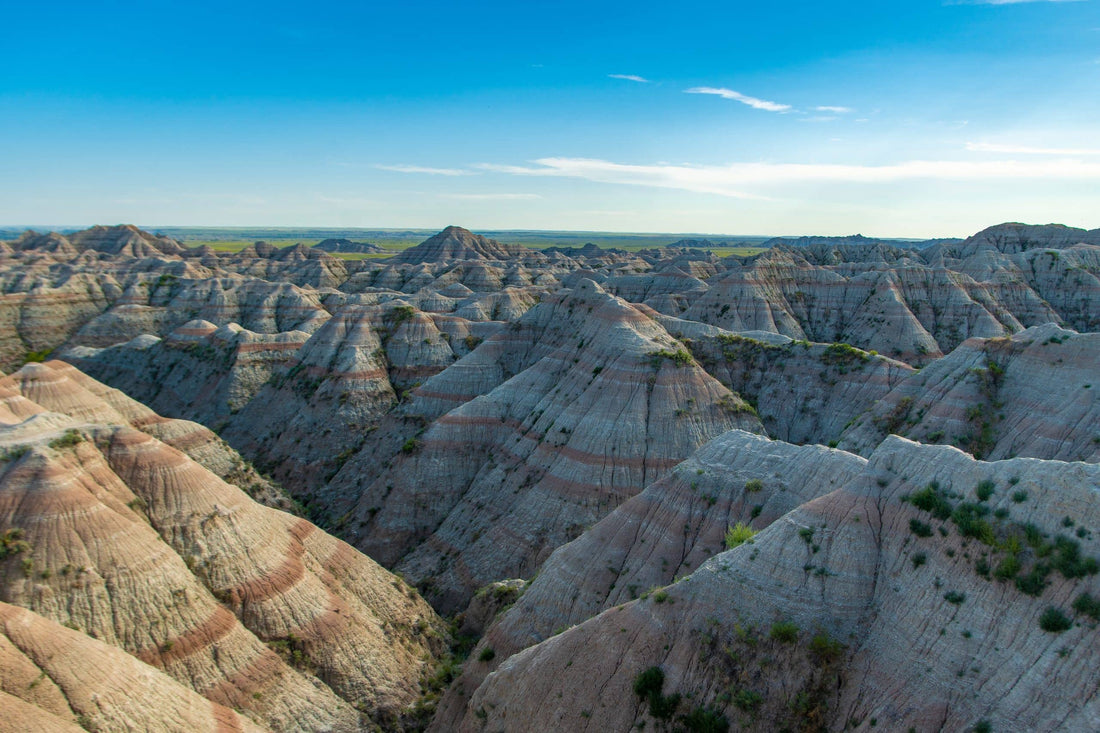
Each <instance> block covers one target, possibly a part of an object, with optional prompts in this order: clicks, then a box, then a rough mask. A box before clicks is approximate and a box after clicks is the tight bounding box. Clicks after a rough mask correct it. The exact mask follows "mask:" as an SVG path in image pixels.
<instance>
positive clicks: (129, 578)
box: [0, 362, 443, 730]
mask: <svg viewBox="0 0 1100 733" xmlns="http://www.w3.org/2000/svg"><path fill="white" fill-rule="evenodd" d="M78 374H79V373H78V372H76V370H74V369H73V368H72V367H70V366H67V365H63V364H60V363H57V362H51V363H50V364H46V365H31V366H28V367H25V368H24V369H22V370H20V371H19V372H16V373H15V374H13V375H11V376H8V377H5V378H3V379H2V380H0V393H2V395H3V407H2V412H0V417H2V422H3V423H4V425H3V427H0V442H2V443H3V444H4V445H5V446H6V447H5V455H6V457H7V460H6V462H5V464H4V466H3V474H2V476H0V532H6V533H7V535H6V537H8V538H9V539H12V541H17V542H19V543H25V544H19V545H18V551H17V552H14V553H13V552H8V553H6V557H5V558H4V560H3V564H2V565H0V578H2V582H0V597H2V599H3V600H4V601H5V602H8V603H13V604H16V605H20V606H24V607H26V608H28V609H30V610H33V611H34V612H36V613H38V614H41V615H43V616H46V617H47V618H52V619H53V620H55V621H58V622H60V623H64V624H67V625H70V626H72V627H74V628H76V629H79V630H81V631H83V632H84V633H86V634H88V635H90V636H93V637H95V638H97V639H99V640H101V641H103V642H106V643H108V644H111V645H112V646H116V647H119V648H121V649H123V650H125V651H127V652H129V653H130V654H131V655H133V656H134V657H136V658H137V659H140V660H142V661H143V662H146V663H148V664H151V665H153V666H154V667H157V668H159V669H161V670H163V671H164V672H165V673H166V674H167V675H169V676H170V677H172V678H173V679H175V680H177V681H178V682H180V683H181V684H183V685H185V686H187V687H189V688H191V689H193V690H195V691H196V692H198V693H199V694H201V695H203V696H204V697H206V698H207V699H209V700H211V701H213V702H216V703H219V704H222V705H226V706H228V707H234V708H240V709H242V710H245V711H246V712H247V713H248V714H249V715H251V716H253V717H255V719H256V720H258V721H259V722H261V723H262V724H264V725H265V726H270V727H273V728H275V729H280V730H302V729H305V730H313V729H322V728H333V729H345V730H351V729H356V728H358V726H359V725H360V720H359V718H360V712H359V711H360V710H362V711H363V712H365V713H367V714H369V715H370V716H371V717H373V718H374V719H376V720H379V721H392V720H395V719H396V718H397V717H398V716H399V715H401V714H402V711H403V710H405V709H406V708H407V707H409V706H410V705H411V704H412V703H413V702H414V700H415V699H416V697H417V694H418V691H419V682H420V677H421V675H422V674H423V673H424V672H425V671H426V669H425V665H426V664H427V663H429V661H430V659H431V658H432V657H433V656H434V655H435V654H436V653H437V652H438V651H439V650H440V646H441V644H442V643H443V642H442V638H441V637H442V634H441V632H442V627H441V622H440V621H439V619H438V617H436V616H435V614H434V613H433V612H432V611H431V609H430V608H428V606H427V605H426V604H425V603H424V602H423V601H421V600H420V599H419V598H417V596H416V594H415V592H414V591H412V590H411V589H410V588H408V587H407V586H405V585H404V584H403V583H402V582H401V581H399V580H398V579H396V578H395V577H394V576H392V575H390V574H389V573H387V572H386V571H384V570H382V569H381V568H380V567H378V566H377V565H376V564H375V563H373V562H372V561H370V560H369V559H367V558H366V557H365V556H363V555H361V554H359V553H358V552H357V551H355V550H354V549H352V548H351V547H350V546H348V545H346V544H344V543H342V542H340V541H339V540H336V539H335V538H333V537H330V536H328V535H326V534H325V533H324V532H321V531H320V530H318V529H317V528H316V527H314V526H313V525H311V524H310V523H309V522H307V521H305V520H302V519H299V518H296V517H294V516H291V515H288V514H284V513H283V512H279V511H277V510H274V509H270V508H267V507H264V506H261V505H260V504H257V503H255V502H254V501H252V500H251V499H250V498H249V497H248V496H247V495H246V494H245V493H244V492H243V491H241V490H240V489H238V488H237V487H235V486H232V485H230V484H227V483H225V482H224V481H222V480H221V479H220V478H219V477H218V476H216V475H215V474H213V473H211V472H210V471H208V470H207V469H205V468H203V467H202V466H200V465H199V464H198V463H196V462H194V461H192V460H191V459H190V458H189V457H188V456H187V455H185V454H184V453H181V452H179V451H178V450H176V449H174V448H171V447H170V446H169V445H167V444H165V443H162V442H161V441H159V440H157V439H156V438H154V437H152V436H151V435H150V434H148V433H144V432H139V431H138V430H135V429H134V428H132V427H130V426H129V425H128V424H127V423H128V422H129V421H128V419H127V418H128V417H130V416H127V415H123V414H121V413H118V412H117V411H116V410H115V408H114V407H113V406H112V405H111V404H109V403H107V402H106V401H105V400H103V399H102V398H100V397H99V395H101V394H106V395H108V396H110V392H111V391H109V390H107V389H106V388H103V387H102V386H99V388H98V389H96V388H93V389H84V388H83V387H84V386H85V385H87V384H88V383H89V382H90V381H91V380H88V379H87V378H86V377H85V378H83V379H81V378H80V377H79V376H77V375H78ZM97 393H98V394H97ZM119 397H121V395H119ZM116 403H117V404H119V405H121V406H122V407H123V408H124V409H125V408H129V407H130V406H131V404H132V403H131V402H130V401H129V400H127V399H126V398H122V399H121V400H116ZM44 404H46V405H50V408H51V409H47V408H46V407H44ZM146 412H147V411H146ZM115 415H117V416H118V418H117V419H115V418H114V416H115ZM144 419H145V421H148V415H146V416H145V418H144Z"/></svg>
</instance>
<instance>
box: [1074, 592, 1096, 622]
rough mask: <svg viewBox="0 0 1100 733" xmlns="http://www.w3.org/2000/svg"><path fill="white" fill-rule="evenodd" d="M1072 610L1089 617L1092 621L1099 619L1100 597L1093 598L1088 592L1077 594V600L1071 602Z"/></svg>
mask: <svg viewBox="0 0 1100 733" xmlns="http://www.w3.org/2000/svg"><path fill="white" fill-rule="evenodd" d="M1073 610H1074V611H1076V612H1077V613H1083V614H1085V615H1086V616H1089V617H1091V618H1092V620H1093V621H1100V599H1096V598H1093V597H1092V596H1091V595H1089V594H1088V593H1082V594H1081V595H1079V596H1077V600H1075V601H1074V602H1073Z"/></svg>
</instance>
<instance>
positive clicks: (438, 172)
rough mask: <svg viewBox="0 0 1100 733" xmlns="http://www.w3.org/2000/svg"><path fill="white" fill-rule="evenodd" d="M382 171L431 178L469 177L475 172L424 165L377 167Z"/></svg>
mask: <svg viewBox="0 0 1100 733" xmlns="http://www.w3.org/2000/svg"><path fill="white" fill-rule="evenodd" d="M374 167H375V168H377V169H378V170H381V171H393V172H394V173H425V174H427V175H430V176H469V175H472V174H473V171H467V170H462V169H461V168H430V167H427V166H422V165H381V164H379V165H375V166H374Z"/></svg>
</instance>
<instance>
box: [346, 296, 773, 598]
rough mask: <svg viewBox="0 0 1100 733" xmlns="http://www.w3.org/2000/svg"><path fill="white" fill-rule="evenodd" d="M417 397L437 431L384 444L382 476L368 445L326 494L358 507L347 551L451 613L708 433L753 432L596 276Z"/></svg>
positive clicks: (723, 393) (734, 406)
mask: <svg viewBox="0 0 1100 733" xmlns="http://www.w3.org/2000/svg"><path fill="white" fill-rule="evenodd" d="M412 397H413V398H414V399H416V400H418V401H419V402H417V403H410V405H409V407H408V408H407V409H406V410H405V414H406V415H409V414H410V412H411V410H413V409H416V407H417V406H418V405H419V406H422V407H423V408H424V410H425V412H427V415H422V417H423V420H424V421H425V422H426V421H428V420H431V422H430V423H429V424H427V426H426V427H422V428H421V430H422V432H420V433H419V434H413V435H410V436H409V437H408V438H407V439H406V442H405V443H404V445H403V446H402V447H401V449H400V450H399V451H394V448H393V447H392V444H384V445H385V451H387V452H388V451H394V452H396V455H393V453H390V455H393V458H392V459H391V462H390V465H389V466H388V467H387V468H385V470H384V471H383V473H382V474H381V475H378V476H377V478H374V479H373V480H372V479H371V473H372V470H374V471H375V475H377V472H376V469H375V468H372V466H377V461H378V455H379V454H378V453H376V452H371V451H369V450H363V451H361V453H360V455H359V456H357V457H356V458H354V459H352V460H350V461H349V462H348V463H347V464H346V465H345V467H344V468H343V470H342V471H341V472H340V473H339V474H337V476H336V477H335V478H334V480H333V482H332V484H331V485H330V487H329V490H330V491H331V492H333V493H335V494H343V495H345V496H354V497H358V502H357V506H356V507H355V510H354V515H353V516H352V517H349V520H350V521H349V524H350V525H351V526H350V527H348V529H346V530H345V531H346V532H347V535H348V536H350V537H353V538H355V539H356V544H357V546H359V547H362V548H363V549H364V550H365V551H366V552H367V553H368V554H370V555H371V556H372V557H376V558H379V559H380V560H381V561H382V562H383V563H386V564H390V565H395V566H396V567H397V568H399V569H400V570H401V571H402V572H404V573H405V574H406V575H407V576H409V577H410V578H412V579H415V580H416V581H417V582H418V583H420V584H422V586H423V587H425V588H426V589H427V590H426V593H427V594H428V597H429V598H432V599H433V602H435V603H437V604H438V606H439V607H441V608H445V609H451V610H454V609H456V608H460V607H461V606H462V605H464V604H465V602H466V601H467V600H468V599H469V596H470V594H472V592H473V591H474V590H476V589H477V588H478V587H480V586H481V585H483V584H485V583H486V582H489V581H491V580H497V579H500V578H502V577H509V576H510V575H515V574H520V575H529V574H531V573H532V572H534V570H535V569H536V568H537V567H538V565H539V564H540V563H541V561H542V560H543V559H544V558H545V556H546V555H548V554H549V553H550V552H551V551H552V550H553V549H554V548H555V547H557V546H558V545H560V544H562V543H564V542H566V541H568V540H569V539H572V537H575V536H576V535H577V534H578V533H579V532H580V531H581V529H583V528H584V527H585V526H586V525H588V524H590V523H592V522H594V521H596V520H598V519H599V518H601V517H602V516H603V515H604V514H606V513H607V512H608V511H610V510H611V509H613V508H614V507H615V506H617V505H618V504H619V503H621V502H622V501H623V500H624V499H626V498H628V497H629V496H632V495H633V494H635V493H637V492H638V491H640V490H641V489H642V488H643V487H644V486H645V485H646V484H647V483H649V482H650V481H652V480H654V479H655V478H656V477H658V476H660V475H662V474H663V473H665V472H667V471H668V470H669V469H670V468H671V467H672V466H674V465H676V464H677V463H679V462H680V461H681V460H682V459H683V458H685V457H686V456H687V455H689V454H690V453H691V452H692V451H693V450H694V449H695V448H696V447H697V446H698V445H700V444H702V443H703V442H705V441H706V440H707V439H708V438H710V437H712V436H714V435H717V434H719V433H721V432H724V431H725V430H728V429H730V428H732V427H746V428H750V429H756V430H759V429H760V427H759V422H758V421H757V420H756V418H755V417H754V416H753V415H752V414H751V410H750V408H748V407H747V406H746V405H745V404H744V403H743V402H742V401H741V400H740V399H739V398H737V397H736V396H735V395H733V394H731V393H730V392H729V391H728V390H727V389H726V388H724V387H723V386H722V385H721V384H719V383H718V382H717V381H715V380H714V379H713V378H712V377H710V376H709V375H707V374H706V372H705V371H703V370H702V369H701V368H700V367H699V366H698V364H696V363H695V361H694V359H692V357H691V356H690V355H689V354H688V353H687V352H686V350H684V348H683V346H682V345H680V344H679V343H678V342H676V341H675V340H674V339H672V338H671V337H670V336H669V335H668V333H667V332H666V331H665V330H664V329H663V328H661V327H660V326H659V325H658V324H657V323H656V322H655V321H653V320H652V319H650V318H648V317H647V316H645V315H644V314H643V313H641V312H640V311H638V310H637V309H635V308H633V307H631V306H630V305H629V304H627V303H625V302H624V301H622V300H619V299H617V298H614V297H613V296H611V295H609V294H607V293H605V292H604V291H603V290H602V289H600V287H599V286H597V285H596V284H595V283H593V282H591V281H585V282H582V283H581V284H579V285H578V286H577V287H575V288H574V289H573V290H572V291H571V292H568V293H563V294H562V295H559V296H557V297H554V298H551V299H548V300H546V301H544V302H542V303H541V304H539V305H538V306H536V307H535V308H533V309H532V310H531V311H529V312H528V313H527V314H526V315H524V316H523V317H522V318H521V319H520V320H519V321H517V322H516V323H515V324H514V327H512V328H509V329H507V330H506V331H504V332H501V333H499V334H497V335H496V336H494V337H492V338H491V339H489V340H488V341H486V342H485V343H483V344H482V345H481V346H479V347H478V348H477V349H475V350H474V351H473V352H472V353H471V354H469V355H467V356H466V357H464V358H463V359H461V360H459V361H458V362H456V364H455V365H454V366H452V367H451V368H449V369H448V370H446V371H445V372H443V373H442V374H440V375H438V376H437V377H434V378H432V379H430V380H428V381H427V382H425V384H424V385H423V386H421V387H419V388H417V389H415V390H413V392H412ZM455 404H457V405H458V406H457V407H453V409H451V406H452V405H455ZM444 411H445V412H444ZM436 414H438V415H440V416H439V417H438V418H437V419H434V417H435V415H436ZM380 432H382V431H380ZM387 432H389V431H387ZM382 455H385V453H382ZM429 497H430V499H429Z"/></svg>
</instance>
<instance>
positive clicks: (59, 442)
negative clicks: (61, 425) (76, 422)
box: [50, 428, 84, 450]
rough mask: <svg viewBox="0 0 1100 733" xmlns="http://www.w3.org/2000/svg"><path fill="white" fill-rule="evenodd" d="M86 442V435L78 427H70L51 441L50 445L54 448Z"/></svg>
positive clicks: (68, 446) (60, 448)
mask: <svg viewBox="0 0 1100 733" xmlns="http://www.w3.org/2000/svg"><path fill="white" fill-rule="evenodd" d="M83 442H84V435H83V434H81V432H80V431H79V430H77V429H76V428H69V429H68V430H66V431H65V432H64V433H62V434H61V435H59V436H58V437H56V438H54V439H53V440H51V441H50V447H51V448H53V449H54V450H62V449H64V448H71V447H73V446H74V445H79V444H80V443H83Z"/></svg>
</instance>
